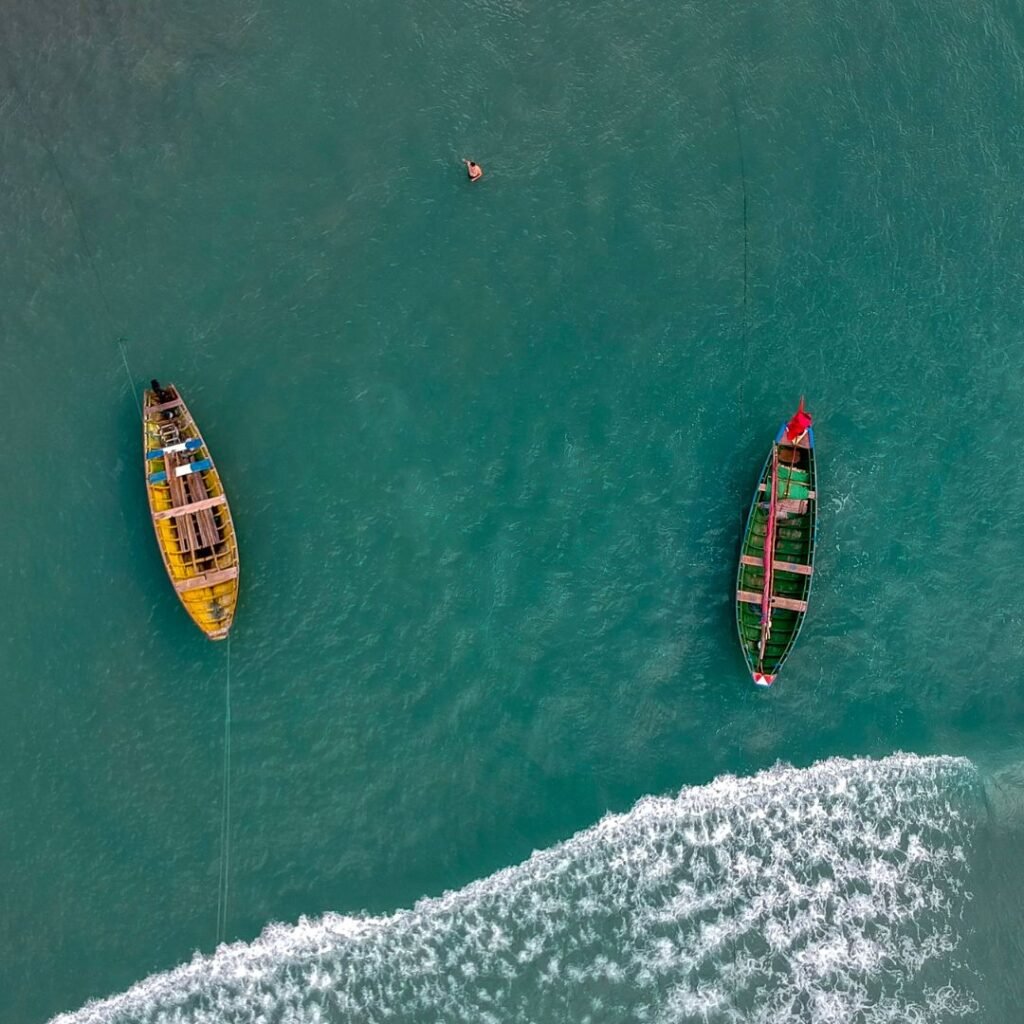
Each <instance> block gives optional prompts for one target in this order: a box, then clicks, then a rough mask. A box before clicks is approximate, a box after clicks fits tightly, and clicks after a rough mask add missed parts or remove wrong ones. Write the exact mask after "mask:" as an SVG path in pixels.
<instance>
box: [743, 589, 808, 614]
mask: <svg viewBox="0 0 1024 1024" xmlns="http://www.w3.org/2000/svg"><path fill="white" fill-rule="evenodd" d="M736 600H737V601H742V602H743V603H744V604H758V605H759V604H760V603H761V595H760V594H756V593H754V591H753V590H737V591H736ZM772 607H773V608H785V609H787V610H788V611H791V612H805V611H807V602H806V601H795V600H794V599H793V598H791V597H775V596H774V595H773V596H772Z"/></svg>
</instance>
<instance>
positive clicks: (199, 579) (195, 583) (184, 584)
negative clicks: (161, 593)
mask: <svg viewBox="0 0 1024 1024" xmlns="http://www.w3.org/2000/svg"><path fill="white" fill-rule="evenodd" d="M237 576H238V566H237V565H232V566H230V567H229V568H227V569H217V570H216V571H215V572H207V573H203V575H202V576H193V577H192V578H191V579H187V580H179V581H178V582H177V583H175V584H174V589H175V590H176V591H177V592H178V593H179V594H184V593H186V592H187V591H189V590H199V589H200V588H201V587H213V586H216V585H217V584H218V583H224V582H226V581H227V580H233V579H235V578H236V577H237Z"/></svg>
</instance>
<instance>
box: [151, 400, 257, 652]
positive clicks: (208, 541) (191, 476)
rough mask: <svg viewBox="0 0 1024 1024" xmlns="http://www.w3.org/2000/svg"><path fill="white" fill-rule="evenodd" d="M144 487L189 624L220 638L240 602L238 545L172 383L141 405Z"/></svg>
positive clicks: (219, 488)
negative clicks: (190, 622)
mask: <svg viewBox="0 0 1024 1024" xmlns="http://www.w3.org/2000/svg"><path fill="white" fill-rule="evenodd" d="M142 422H143V445H144V449H145V467H144V468H145V474H146V492H147V494H148V496H149V510H150V515H151V516H152V519H153V528H154V530H155V531H156V541H157V545H158V547H159V548H160V555H161V557H162V558H163V560H164V566H165V568H166V569H167V575H168V577H169V578H170V581H171V584H172V585H173V586H174V589H175V593H177V595H178V598H179V599H180V601H181V603H182V604H183V605H184V607H185V611H187V612H188V614H189V615H190V616H191V618H192V621H193V622H194V623H195V624H196V625H197V626H198V627H199V628H200V629H201V630H202V631H203V632H204V633H205V634H206V635H207V636H208V637H209V638H210V639H211V640H223V639H224V638H225V637H226V636H227V635H228V631H229V630H230V629H231V623H232V621H233V619H234V616H235V607H236V605H237V603H238V580H239V576H238V568H239V567H238V544H237V541H236V538H235V528H234V524H233V523H232V521H231V510H230V508H229V507H228V503H227V496H226V495H225V493H224V486H223V484H222V483H221V479H220V474H219V473H218V472H217V467H216V466H215V465H214V463H213V459H212V458H211V456H210V453H209V450H208V448H207V447H206V443H205V441H204V440H203V439H202V436H201V435H200V433H199V430H198V429H197V427H196V425H195V421H194V420H193V419H192V416H191V414H190V413H189V411H188V408H187V407H186V405H185V403H184V402H183V401H182V400H181V397H180V395H178V392H177V390H176V389H175V388H174V387H173V385H168V386H167V387H163V388H161V389H160V393H159V394H157V393H155V392H154V391H152V390H150V389H147V390H146V393H145V398H144V402H143V417H142Z"/></svg>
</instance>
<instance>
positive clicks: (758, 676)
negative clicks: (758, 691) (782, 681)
mask: <svg viewBox="0 0 1024 1024" xmlns="http://www.w3.org/2000/svg"><path fill="white" fill-rule="evenodd" d="M753 675H754V685H755V686H771V685H772V683H774V682H775V676H769V675H765V673H763V672H755V673H753Z"/></svg>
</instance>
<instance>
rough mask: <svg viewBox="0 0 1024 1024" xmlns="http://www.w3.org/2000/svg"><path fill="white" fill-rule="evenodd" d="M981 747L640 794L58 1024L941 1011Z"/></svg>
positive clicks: (959, 1011)
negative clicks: (477, 866) (527, 850)
mask: <svg viewBox="0 0 1024 1024" xmlns="http://www.w3.org/2000/svg"><path fill="white" fill-rule="evenodd" d="M979 804H980V797H979V784H978V781H977V775H976V773H975V772H974V770H973V768H972V767H971V765H970V764H969V762H967V761H964V760H961V759H957V758H918V757H914V756H908V755H896V756H893V757H889V758H886V759H884V760H881V761H864V760H858V761H846V760H838V759H836V760H830V761H825V762H822V763H821V764H818V765H815V766H814V767H812V768H808V769H794V768H785V767H776V768H774V769H772V770H771V771H767V772H762V773H761V774H759V775H757V776H755V777H753V778H749V779H737V778H733V777H731V776H727V777H723V778H719V779H717V780H715V781H714V782H712V783H711V784H710V785H707V786H701V787H695V788H691V789H686V790H683V792H682V793H680V794H679V796H677V797H675V798H645V799H643V800H641V801H640V802H639V803H638V804H637V805H636V806H635V807H634V808H633V809H632V810H631V811H630V812H629V813H627V814H621V815H611V816H609V817H607V818H605V819H604V820H602V821H601V822H599V823H598V824H597V825H596V826H594V827H593V828H591V829H588V830H587V831H585V832H582V833H580V834H579V835H577V836H575V837H573V838H572V839H570V840H568V841H567V842H565V843H562V844H560V845H558V846H556V847H553V848H552V849H550V850H545V851H543V852H541V853H536V854H534V855H533V856H532V857H531V858H530V859H529V860H528V861H526V862H525V863H524V864H520V865H518V866H517V867H513V868H508V869H506V870H504V871H501V872H499V873H498V874H496V875H494V876H492V877H490V878H487V879H485V880H483V881H481V882H476V883H474V884H473V885H470V886H468V887H466V888H465V889H462V890H460V891H458V892H453V893H448V894H446V895H444V896H442V897H440V898H438V899H425V900H422V901H421V902H419V903H417V904H416V906H415V907H414V908H413V909H412V910H407V911H402V912H399V913H396V914H394V915H392V916H390V917H378V918H352V917H343V916H340V915H335V914H328V915H327V916H325V917H323V918H321V919H319V920H316V921H311V920H306V919H303V920H301V921H300V922H299V923H298V924H296V925H291V926H285V925H271V926H270V927H268V928H267V929H266V930H265V931H264V932H263V934H262V935H261V936H260V937H259V939H257V940H256V941H255V942H253V943H251V944H249V945H245V944H241V943H239V944H235V945H232V946H224V947H222V948H221V949H219V950H218V951H217V953H216V954H215V955H213V956H198V955H197V956H196V957H195V958H194V959H193V960H192V961H191V963H188V964H185V965H183V966H181V967H179V968H177V969H176V970H173V971H169V972H167V973H164V974H158V975H154V976H153V977H150V978H147V979H146V980H145V981H142V982H140V983H139V984H137V985H135V986H134V987H133V988H131V989H130V990H129V991H127V992H125V993H124V994H122V995H119V996H115V997H113V998H110V999H106V1000H103V1001H101V1002H94V1003H90V1004H89V1005H87V1006H85V1007H84V1008H82V1009H81V1010H79V1011H77V1012H76V1013H70V1014H62V1015H60V1016H59V1017H57V1018H55V1019H54V1022H53V1024H128V1022H140V1024H142V1022H145V1024H234V1022H245V1024H334V1022H359V1024H376V1022H381V1024H383V1022H389V1024H431V1022H438V1024H440V1022H445V1024H449V1022H451V1024H456V1022H466V1024H469V1022H472V1024H520V1022H521V1024H527V1022H529V1024H546V1022H549V1021H550V1022H554V1021H558V1022H562V1021H573V1022H576V1024H598V1022H620V1021H637V1022H641V1024H643V1022H650V1024H684V1022H691V1021H692V1022H698V1021H700V1022H707V1024H718V1022H722V1024H726V1022H730V1024H731V1022H737V1024H738V1022H741V1021H742V1022H743V1024H762V1022H763V1024H768V1022H772V1024H775V1022H779V1021H801V1022H803V1021H807V1022H812V1024H818V1022H821V1024H824V1022H840V1021H841V1022H844V1024H846V1022H852V1021H858V1022H864V1024H881V1022H883V1021H899V1022H901V1024H902V1022H911V1024H914V1022H919V1024H924V1022H937V1021H946V1020H948V1019H950V1018H951V1017H954V1016H965V1015H968V1014H970V1013H972V1012H973V1010H974V1009H975V1004H974V1000H973V998H972V996H971V994H970V992H969V991H967V990H966V989H965V980H964V978H963V977H957V976H955V975H956V970H957V968H955V967H954V964H953V960H954V958H953V957H952V956H951V954H952V952H953V950H954V949H956V947H957V946H958V944H959V941H960V939H959V936H958V933H957V925H958V923H959V920H960V916H961V911H962V908H963V903H964V901H965V900H966V899H967V898H968V895H969V894H968V891H967V886H968V881H969V879H968V867H967V864H968V858H967V848H968V846H969V844H970V841H971V835H972V831H973V825H974V823H975V821H976V818H977V814H978V813H979Z"/></svg>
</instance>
